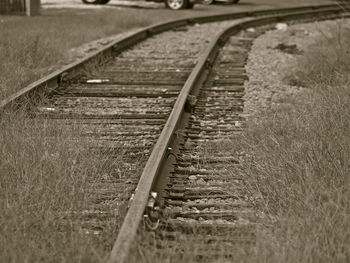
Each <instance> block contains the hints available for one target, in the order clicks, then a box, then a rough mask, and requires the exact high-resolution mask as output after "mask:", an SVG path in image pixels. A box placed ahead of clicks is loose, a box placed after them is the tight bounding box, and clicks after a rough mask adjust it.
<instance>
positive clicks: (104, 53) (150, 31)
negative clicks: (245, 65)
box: [0, 4, 341, 111]
mask: <svg viewBox="0 0 350 263" xmlns="http://www.w3.org/2000/svg"><path fill="white" fill-rule="evenodd" d="M330 7H334V8H341V5H339V4H325V5H309V6H296V7H290V8H287V9H285V8H282V9H261V10H257V11H249V12H230V13H223V14H218V15H210V16H197V17H191V18H184V19H178V20H173V21H169V22H165V23H159V24H156V25H152V26H148V27H146V28H143V29H140V30H138V31H136V32H135V33H133V34H131V35H129V36H126V37H124V38H122V39H120V40H116V41H114V42H112V43H110V44H109V45H107V46H105V47H103V48H100V49H98V50H97V51H95V52H94V53H92V54H90V55H88V56H86V57H84V58H82V59H79V60H77V61H76V62H73V63H71V64H68V65H66V66H63V67H62V68H60V69H58V70H56V71H54V72H52V73H50V74H48V75H47V76H45V77H43V78H41V79H39V80H37V81H35V82H33V83H31V84H29V85H28V86H26V87H24V88H23V89H21V90H19V91H17V92H15V93H14V94H12V95H10V96H9V97H7V98H5V99H3V100H1V101H0V111H1V110H5V109H8V108H15V107H19V106H23V105H26V104H27V103H28V102H30V100H32V99H33V98H35V97H36V96H37V95H38V94H47V93H49V92H51V91H53V90H55V89H56V88H57V87H58V86H59V85H60V83H61V81H62V80H63V79H64V78H66V77H70V76H74V75H75V74H76V73H77V72H78V71H79V69H80V68H81V67H84V66H85V65H87V64H88V63H100V62H101V61H103V60H105V59H106V58H108V57H111V56H113V55H115V54H118V53H120V52H122V51H124V50H125V49H128V48H130V47H132V46H133V45H135V44H137V43H139V42H141V41H143V40H145V39H146V38H148V37H151V36H153V35H156V34H159V33H161V32H164V31H167V30H171V29H174V28H176V27H180V26H186V25H191V24H195V23H210V22H214V21H223V20H230V19H231V20H232V19H238V18H242V17H248V16H261V15H269V14H271V13H283V12H291V11H298V10H305V9H309V10H318V9H323V8H330Z"/></svg>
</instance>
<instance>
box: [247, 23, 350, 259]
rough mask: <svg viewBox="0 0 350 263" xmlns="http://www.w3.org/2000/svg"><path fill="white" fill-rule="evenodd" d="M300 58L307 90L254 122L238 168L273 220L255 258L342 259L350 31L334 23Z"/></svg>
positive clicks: (349, 237) (345, 255) (348, 169)
mask: <svg viewBox="0 0 350 263" xmlns="http://www.w3.org/2000/svg"><path fill="white" fill-rule="evenodd" d="M332 32H333V34H332V35H329V36H327V37H325V38H324V40H323V41H322V42H321V43H319V45H318V47H316V48H315V47H313V49H312V50H310V51H309V52H308V53H306V54H305V56H304V57H303V58H302V59H300V61H299V63H300V65H299V68H301V69H303V70H304V71H303V72H302V73H301V72H299V73H297V74H296V76H297V77H298V81H299V83H302V84H303V85H304V86H305V87H308V88H309V90H308V91H307V92H305V93H303V94H302V95H300V97H298V98H294V99H290V100H289V101H288V102H290V103H291V106H289V107H285V106H282V107H280V108H278V109H277V110H275V111H273V112H268V113H266V115H265V116H261V118H260V121H259V123H251V124H250V127H249V129H248V130H247V134H246V137H245V138H243V139H242V143H243V144H242V146H241V147H242V148H243V149H245V150H246V151H247V153H248V156H247V158H246V160H245V163H244V166H243V169H242V172H243V174H244V176H245V177H246V178H247V183H248V186H249V189H250V191H252V192H254V193H258V195H260V196H261V198H260V199H259V200H257V202H256V205H257V208H258V209H260V210H262V211H264V212H265V213H266V214H267V215H268V216H270V217H271V223H272V224H273V231H272V234H271V235H268V238H266V236H262V237H261V238H260V240H259V241H260V247H259V249H258V251H257V254H258V255H259V258H258V260H257V261H258V262H346V261H347V260H348V259H349V256H350V250H349V247H350V246H349V244H350V203H349V197H350V184H349V174H350V162H349V160H350V140H349V130H350V121H349V120H350V89H349V81H350V79H349V74H348V72H349V68H350V60H349V54H348V52H349V50H348V47H349V44H350V33H349V30H348V29H347V28H345V27H342V26H341V25H340V24H338V27H337V28H334V29H333V31H332Z"/></svg>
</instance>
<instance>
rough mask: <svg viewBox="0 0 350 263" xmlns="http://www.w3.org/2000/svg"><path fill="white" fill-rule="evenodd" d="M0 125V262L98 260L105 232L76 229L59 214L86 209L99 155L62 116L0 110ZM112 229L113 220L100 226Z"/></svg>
mask: <svg viewBox="0 0 350 263" xmlns="http://www.w3.org/2000/svg"><path fill="white" fill-rule="evenodd" d="M72 127H73V130H72ZM0 130H1V133H0V175H1V176H0V211H1V213H0V254H1V258H0V262H40V261H41V262H58V261H61V262H78V261H82V262H98V261H99V260H101V258H103V257H104V255H105V253H106V249H107V252H108V248H109V245H110V244H107V245H106V244H105V243H106V242H108V241H106V240H108V239H111V238H110V236H109V235H108V234H105V236H95V237H94V236H91V235H86V233H84V232H83V231H77V230H76V229H74V225H73V221H71V219H69V218H68V219H64V218H65V217H64V215H65V213H66V212H67V211H82V210H84V209H89V206H88V201H89V196H90V193H91V189H93V188H94V183H95V182H96V181H97V180H98V179H99V178H100V177H101V174H102V170H103V169H104V167H103V165H104V164H105V163H104V162H103V161H102V160H103V159H102V158H101V157H100V158H98V157H97V155H96V154H92V153H91V150H90V149H89V142H88V141H85V142H84V141H83V140H81V139H78V137H77V135H78V133H79V129H78V128H74V126H72V125H70V126H66V125H64V122H61V123H60V125H57V124H52V123H50V122H48V121H44V120H33V119H28V116H26V115H25V114H22V113H18V114H14V113H10V114H2V115H1V120H0ZM115 220H117V216H116V217H115ZM116 229H117V227H116V222H114V224H112V223H111V226H110V228H109V229H106V231H107V233H110V234H111V235H115V231H116ZM112 240H113V237H112Z"/></svg>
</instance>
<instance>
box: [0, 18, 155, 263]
mask: <svg viewBox="0 0 350 263" xmlns="http://www.w3.org/2000/svg"><path fill="white" fill-rule="evenodd" d="M84 12H85V11H84ZM142 12H143V11H142ZM12 19H13V21H16V20H17V19H18V21H19V20H21V19H23V20H25V19H27V18H11V17H6V18H4V21H6V20H12ZM35 19H38V21H39V22H40V19H43V18H35ZM133 19H134V18H133ZM157 19H158V18H157ZM63 20H64V19H62V20H59V21H60V23H62V21H63ZM25 21H27V22H28V21H29V20H25ZM32 21H33V20H32ZM95 22H96V21H92V20H91V21H90V25H91V24H92V23H95ZM40 23H42V21H41V22H40ZM28 24H29V22H28ZM62 24H63V23H62ZM67 24H68V23H67ZM67 24H66V27H67ZM46 25H47V24H46ZM46 25H45V26H46ZM84 26H85V25H84ZM135 27H136V26H135ZM24 28H25V27H24ZM30 28H32V27H30ZM33 28H35V27H33ZM1 29H2V28H1ZM46 29H48V28H46ZM46 29H45V30H46ZM27 30H29V28H27ZM64 30H65V29H64V26H62V31H61V32H64ZM70 30H71V29H70ZM79 30H81V29H79ZM79 30H78V29H77V31H79ZM48 31H50V30H48ZM2 32H3V31H2ZM44 32H45V31H42V32H41V33H40V34H37V36H38V35H39V36H40V37H44V35H45V34H46V33H47V32H45V33H44ZM95 32H96V33H98V34H99V32H100V31H99V30H98V28H97V27H96V31H95ZM109 33H110V32H108V33H106V32H105V34H109ZM11 35H12V34H11ZM34 35H36V34H35V33H34ZM51 36H54V37H55V38H56V39H57V38H58V37H59V36H61V35H60V34H58V33H57V32H54V33H52V35H51ZM18 37H20V36H18ZM40 37H38V38H37V39H39V40H35V39H36V37H33V39H34V40H33V41H29V42H30V43H32V46H34V47H35V46H37V47H36V48H34V49H32V48H29V51H31V50H36V52H37V53H38V54H39V55H33V57H34V58H35V59H33V58H32V52H29V53H28V52H27V53H24V52H23V53H20V54H22V55H23V54H24V55H23V56H22V57H24V58H25V59H28V64H27V65H28V66H29V68H30V69H32V71H30V72H29V73H30V74H29V75H27V73H26V71H27V68H22V67H21V65H20V64H21V63H18V64H17V65H14V67H13V68H11V67H9V65H6V66H7V67H6V68H5V72H9V73H10V75H12V74H13V72H15V71H14V70H18V71H19V72H20V73H22V74H23V75H20V76H23V78H22V77H21V78H18V76H17V75H14V74H13V75H12V76H14V77H13V79H12V81H14V82H13V83H15V85H14V84H13V83H7V82H3V81H8V80H9V79H8V78H4V79H2V80H1V82H0V83H1V85H3V84H2V83H5V85H4V86H1V89H2V88H3V87H11V88H12V87H15V86H16V87H17V88H20V87H21V85H24V84H25V83H27V82H30V81H29V79H26V78H25V77H26V76H31V77H33V76H34V75H35V74H38V73H37V69H38V65H40V67H39V69H42V68H46V67H48V65H52V64H50V63H52V62H53V61H54V62H56V61H57V60H60V59H61V58H62V57H64V55H63V53H59V51H57V50H56V49H55V47H53V48H52V47H51V46H50V45H51V43H49V42H46V41H44V39H43V40H40V39H41V38H40ZM74 37H75V36H74V35H73V34H72V35H71V38H72V42H74V41H75V40H74V41H73V38H74ZM98 37H101V35H99V36H98ZM95 38H96V36H95V35H94V36H91V40H92V39H95ZM5 39H6V38H5ZM21 41H22V42H21ZM21 41H19V42H18V46H21V45H22V44H23V43H25V42H26V39H25V38H21ZM80 41H82V42H85V41H89V40H88V39H87V38H83V39H80ZM35 42H37V44H35ZM72 42H71V43H72ZM9 43H10V42H7V44H6V45H4V46H8V45H9ZM41 43H45V45H47V46H48V48H46V46H45V45H43V46H40V45H41ZM74 43H76V45H79V43H80V42H79V43H78V42H74ZM61 44H62V42H61ZM11 45H12V43H11ZM74 45H75V44H74ZM39 47H40V48H39ZM12 48H13V46H12ZM41 49H45V50H46V52H42V50H41ZM6 50H7V51H8V50H10V49H6ZM41 52H42V53H41ZM0 54H4V53H3V52H1V53H0ZM5 54H7V56H9V55H11V54H12V53H11V52H7V53H5ZM34 54H35V52H34ZM56 54H59V55H57V56H56ZM61 55H62V56H61ZM11 56H12V58H17V56H19V57H21V56H20V55H17V54H13V55H11ZM51 56H52V57H53V58H51ZM48 57H50V58H48ZM2 59H3V58H1V61H4V60H2ZM21 61H22V60H21ZM24 61H26V60H24ZM33 61H35V63H33ZM41 61H44V62H45V63H46V62H48V61H51V62H49V64H45V63H44V64H41ZM1 65H3V64H1ZM10 69H12V70H10ZM1 70H3V68H2V69H1ZM2 73H3V71H2ZM33 74H34V75H33ZM39 74H44V71H40V70H39ZM1 76H3V74H2V75H1ZM35 76H36V77H35V78H37V76H39V75H35ZM16 78H18V79H16ZM35 78H34V77H33V79H35ZM17 81H19V82H17ZM16 83H17V84H16ZM12 91H13V90H11V92H12ZM25 119H26V116H23V115H22V114H21V113H20V114H18V115H14V114H11V115H10V116H8V117H6V118H3V117H2V119H1V134H0V140H1V144H0V145H1V153H2V155H1V163H0V174H1V181H0V186H1V189H0V193H1V194H2V196H1V200H2V201H3V202H2V203H1V210H2V211H5V213H2V215H1V216H2V217H1V219H0V225H1V228H0V229H1V230H2V231H4V232H3V233H1V235H0V237H1V239H0V248H1V249H3V250H2V251H0V252H1V253H0V254H1V255H2V259H1V260H0V261H3V262H9V261H14V262H23V261H28V262H37V261H40V260H42V261H49V260H50V259H58V261H68V262H72V261H84V262H89V261H91V262H98V261H101V260H102V259H103V257H104V256H105V254H104V253H108V251H106V248H107V249H108V245H109V244H107V246H105V244H104V240H103V239H100V237H99V236H97V237H91V236H86V235H85V234H84V233H81V235H80V234H77V233H74V234H67V233H66V234H64V233H62V232H57V231H56V230H57V228H56V225H54V224H55V222H56V219H55V218H54V216H55V215H58V214H59V212H61V211H66V209H67V207H69V208H71V209H79V208H80V209H82V208H84V205H85V204H86V203H85V200H86V198H87V196H86V191H85V190H86V189H87V188H86V187H87V185H86V184H84V182H86V179H87V178H93V177H95V176H96V174H100V173H99V172H100V171H103V169H105V168H104V167H101V166H100V163H98V162H97V161H96V159H97V158H96V156H94V157H95V158H93V157H91V156H89V155H90V153H88V149H87V145H83V144H82V141H79V142H78V141H76V142H74V141H73V142H72V141H69V143H68V141H65V140H63V138H67V137H71V136H74V135H75V131H73V132H72V131H67V130H65V129H64V128H59V127H57V126H52V127H51V126H50V125H47V126H44V127H42V125H41V124H40V125H39V124H38V123H36V122H33V121H30V120H25ZM57 129H58V130H57ZM76 132H78V131H76ZM46 137H52V141H50V144H51V143H52V151H50V150H49V151H45V149H46V147H47V144H48V141H45V140H43V138H46ZM57 149H58V150H57ZM68 153H69V154H68ZM72 156H73V157H72ZM74 157H75V158H74ZM74 159H75V160H80V161H79V162H78V164H74V163H75V162H73V161H72V160H74ZM85 164H89V166H87V167H85ZM33 167H34V168H35V169H34V171H35V172H32V168H33ZM47 175H50V176H47ZM72 175H74V177H73V176H72ZM78 183H82V184H81V185H79V184H78ZM62 189H64V191H62V192H61V191H60V190H62ZM77 193H79V195H78V196H77V197H76V199H75V198H70V199H68V198H67V196H68V197H72V196H73V194H74V195H75V194H77ZM113 229H114V228H113V227H111V229H110V230H111V231H110V232H109V233H108V234H109V235H110V237H111V238H110V239H111V240H113V237H115V236H116V235H115V233H113ZM5 249H6V250H5Z"/></svg>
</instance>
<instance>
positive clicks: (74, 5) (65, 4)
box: [41, 0, 163, 9]
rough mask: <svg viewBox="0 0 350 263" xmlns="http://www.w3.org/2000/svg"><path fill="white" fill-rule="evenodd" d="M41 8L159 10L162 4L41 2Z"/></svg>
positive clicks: (137, 1) (136, 1) (134, 1)
mask: <svg viewBox="0 0 350 263" xmlns="http://www.w3.org/2000/svg"><path fill="white" fill-rule="evenodd" d="M41 3H42V7H43V8H79V9H101V8H112V7H113V8H115V6H126V5H132V6H134V7H145V8H159V7H160V6H161V7H163V4H159V3H153V2H146V1H143V0H132V1H125V0H111V1H110V2H109V3H108V4H107V5H86V4H83V2H82V1H81V0H41Z"/></svg>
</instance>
